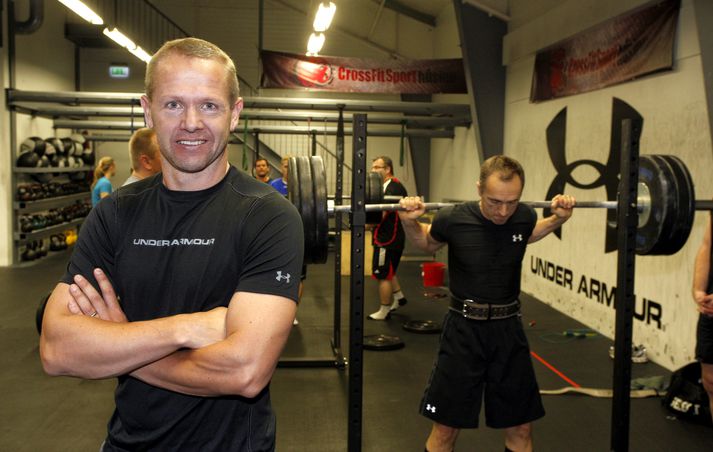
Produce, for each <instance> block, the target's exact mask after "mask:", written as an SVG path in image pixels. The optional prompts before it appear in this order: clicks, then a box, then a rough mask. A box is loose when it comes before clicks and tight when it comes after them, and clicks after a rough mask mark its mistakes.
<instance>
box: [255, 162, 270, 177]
mask: <svg viewBox="0 0 713 452" xmlns="http://www.w3.org/2000/svg"><path fill="white" fill-rule="evenodd" d="M269 173H270V167H268V166H267V162H266V161H265V160H258V161H257V162H256V163H255V175H256V176H257V177H265V176H267V175H268V174H269Z"/></svg>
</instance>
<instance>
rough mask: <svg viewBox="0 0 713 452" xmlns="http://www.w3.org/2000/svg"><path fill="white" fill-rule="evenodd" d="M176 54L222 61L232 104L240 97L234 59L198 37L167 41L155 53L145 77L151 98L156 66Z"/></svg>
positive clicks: (147, 90)
mask: <svg viewBox="0 0 713 452" xmlns="http://www.w3.org/2000/svg"><path fill="white" fill-rule="evenodd" d="M176 54H177V55H182V56H185V57H192V58H202V59H205V60H216V61H218V62H219V63H222V64H223V66H224V67H225V71H226V77H227V80H228V91H229V92H228V95H229V98H230V104H231V105H232V104H234V103H235V102H236V101H237V100H238V97H240V84H239V83H238V71H237V70H236V69H235V63H233V60H232V59H231V58H230V57H229V56H228V54H227V53H225V52H223V50H221V49H220V47H218V46H217V45H215V44H213V43H210V42H208V41H204V40H203V39H198V38H181V39H174V40H173V41H167V42H166V43H164V45H163V46H161V48H160V49H158V51H157V52H156V53H154V55H153V57H151V61H149V64H148V65H146V78H145V79H144V89H145V90H146V96H147V97H148V98H149V99H151V96H152V94H153V91H154V89H155V84H154V83H155V82H154V78H155V73H156V68H157V67H158V66H159V64H160V63H161V60H163V59H164V58H166V57H167V56H170V55H176Z"/></svg>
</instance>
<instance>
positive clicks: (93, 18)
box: [59, 0, 104, 25]
mask: <svg viewBox="0 0 713 452" xmlns="http://www.w3.org/2000/svg"><path fill="white" fill-rule="evenodd" d="M59 2H60V3H61V4H63V5H64V6H66V7H67V8H69V9H71V10H72V11H74V12H75V13H77V15H79V16H80V17H81V18H82V19H84V20H86V21H87V22H90V23H92V24H94V25H101V24H103V23H104V19H102V18H101V17H99V15H98V14H97V13H95V12H94V11H92V9H91V8H90V7H88V6H87V5H85V4H84V3H82V2H81V1H80V0H59Z"/></svg>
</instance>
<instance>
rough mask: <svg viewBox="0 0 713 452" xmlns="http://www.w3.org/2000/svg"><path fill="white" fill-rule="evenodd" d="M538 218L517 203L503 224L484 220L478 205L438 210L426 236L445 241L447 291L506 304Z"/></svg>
mask: <svg viewBox="0 0 713 452" xmlns="http://www.w3.org/2000/svg"><path fill="white" fill-rule="evenodd" d="M536 221H537V214H536V213H535V211H534V210H533V209H532V208H531V207H528V206H525V205H523V204H519V205H518V207H517V210H516V211H515V213H514V214H513V215H512V216H511V217H510V218H509V219H508V221H507V222H506V223H505V224H503V225H496V224H495V223H493V222H492V221H490V220H488V219H487V218H485V217H484V216H483V214H482V213H481V211H480V204H479V203H478V202H477V201H475V202H467V203H464V204H460V205H457V206H454V207H447V208H445V209H441V210H440V211H439V212H438V213H437V214H436V216H435V218H434V219H433V224H432V225H431V236H432V237H433V238H434V239H436V240H438V241H439V242H446V243H448V275H449V282H450V290H451V292H452V293H453V295H455V296H456V297H458V298H461V299H473V300H477V301H481V302H485V303H494V304H506V303H510V302H512V301H514V300H515V299H516V298H517V297H518V295H519V294H520V271H521V268H522V259H523V257H524V256H525V248H526V247H527V241H528V239H529V238H530V235H532V231H533V229H534V228H535V223H536Z"/></svg>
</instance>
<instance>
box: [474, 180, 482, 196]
mask: <svg viewBox="0 0 713 452" xmlns="http://www.w3.org/2000/svg"><path fill="white" fill-rule="evenodd" d="M475 186H476V187H477V188H478V195H480V196H483V187H481V186H480V181H478V182H476V183H475Z"/></svg>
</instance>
